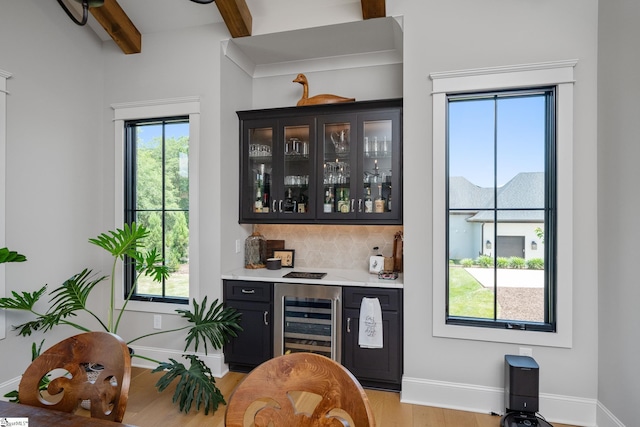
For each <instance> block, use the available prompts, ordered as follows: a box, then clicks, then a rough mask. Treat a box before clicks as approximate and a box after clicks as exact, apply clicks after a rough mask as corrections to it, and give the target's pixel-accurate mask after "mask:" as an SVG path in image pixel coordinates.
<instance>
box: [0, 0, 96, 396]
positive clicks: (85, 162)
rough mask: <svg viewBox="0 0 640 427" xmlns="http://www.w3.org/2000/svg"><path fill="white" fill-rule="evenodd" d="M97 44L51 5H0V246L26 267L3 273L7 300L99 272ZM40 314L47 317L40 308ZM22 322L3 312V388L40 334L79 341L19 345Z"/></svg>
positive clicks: (33, 0)
mask: <svg viewBox="0 0 640 427" xmlns="http://www.w3.org/2000/svg"><path fill="white" fill-rule="evenodd" d="M101 46H102V45H101V42H100V41H99V40H98V39H97V37H95V34H94V33H93V32H92V31H91V30H90V29H89V28H80V27H78V26H76V25H74V24H73V23H71V22H70V21H69V18H68V17H67V16H66V15H65V14H64V12H63V11H62V10H61V9H60V6H59V5H58V4H57V3H56V2H49V1H47V2H43V1H38V0H11V1H3V2H2V4H1V5H0V69H3V70H6V71H9V72H10V73H12V75H13V76H12V77H11V79H9V81H8V85H7V89H8V91H9V93H10V94H9V95H8V97H7V129H6V135H7V151H6V154H7V161H6V165H3V167H6V179H7V191H6V206H7V207H6V241H3V242H0V247H2V246H5V245H6V246H8V247H9V248H11V249H13V250H17V251H19V252H20V253H23V254H25V255H26V256H27V259H28V261H27V262H26V263H20V264H8V265H7V266H6V267H7V268H6V272H7V273H6V284H7V292H9V291H11V290H16V291H19V292H22V291H35V290H37V289H39V288H40V287H42V286H43V285H45V284H48V285H49V288H48V289H49V290H53V289H55V288H57V287H58V286H59V285H60V284H61V283H62V282H63V281H64V280H66V279H68V278H69V277H70V276H71V275H73V274H75V273H78V272H80V271H81V270H82V269H83V268H84V267H91V268H96V269H98V270H100V269H101V268H102V267H101V260H100V252H99V249H97V248H94V247H93V246H92V245H90V244H89V243H88V239H89V238H90V237H94V236H95V235H97V234H98V233H99V232H100V231H101V217H102V213H103V212H102V209H101V199H100V194H101V189H102V175H101V170H102V168H103V164H102V162H101V155H102V151H101V149H102V147H101V142H102V139H103V129H104V127H105V122H104V121H103V120H102V116H101V113H100V111H101V108H102V105H103V98H102V96H103V82H104V73H103V69H102V59H101V56H102V53H101V49H102V47H101ZM2 173H5V172H4V171H3V172H2ZM43 300H45V301H48V300H49V298H48V297H45V298H43ZM38 308H39V309H42V310H43V311H44V310H46V305H45V306H44V307H42V306H40V307H38ZM26 319H27V318H26V317H19V316H17V315H16V313H7V314H6V320H7V321H6V324H7V328H8V330H7V331H6V336H7V338H6V339H4V340H2V341H0V354H2V363H0V384H2V383H3V382H4V381H8V380H10V379H13V378H15V377H17V376H18V375H19V374H20V373H22V372H23V371H24V369H25V368H26V366H27V365H28V364H29V362H30V360H31V359H30V357H31V348H30V347H31V343H32V342H38V343H40V341H41V340H42V339H43V337H44V336H46V341H45V348H46V347H49V346H51V345H53V344H54V343H55V342H57V341H59V340H60V339H62V338H64V337H66V336H69V335H72V334H74V333H76V331H75V330H73V329H71V328H68V327H61V328H59V329H57V330H55V331H54V332H53V333H47V334H46V335H44V336H43V334H42V333H40V332H38V333H36V334H34V335H32V336H31V337H28V338H22V337H17V336H16V333H15V332H14V331H12V330H11V329H10V328H11V325H16V324H19V323H22V322H23V321H25V320H26ZM29 320H31V318H29ZM78 332H79V331H78ZM14 388H15V387H14Z"/></svg>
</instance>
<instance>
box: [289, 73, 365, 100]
mask: <svg viewBox="0 0 640 427" xmlns="http://www.w3.org/2000/svg"><path fill="white" fill-rule="evenodd" d="M293 82H294V83H300V84H301V85H302V87H303V91H302V98H300V101H298V104H297V105H298V107H300V106H302V105H316V104H335V103H338V102H353V101H355V100H356V99H355V98H345V97H343V96H338V95H331V94H327V93H323V94H320V95H315V96H312V97H311V98H309V82H308V81H307V76H305V75H304V74H298V76H297V77H296V78H295V80H293Z"/></svg>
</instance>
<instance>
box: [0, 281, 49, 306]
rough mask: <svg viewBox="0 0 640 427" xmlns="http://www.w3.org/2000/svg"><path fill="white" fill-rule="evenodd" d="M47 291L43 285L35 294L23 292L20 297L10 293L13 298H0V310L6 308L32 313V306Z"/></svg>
mask: <svg viewBox="0 0 640 427" xmlns="http://www.w3.org/2000/svg"><path fill="white" fill-rule="evenodd" d="M46 290H47V285H44V286H43V287H42V288H40V290H38V291H35V292H31V293H29V292H23V293H22V295H20V294H19V293H17V292H16V291H11V295H13V298H7V297H5V298H0V308H6V309H9V310H25V311H33V306H34V305H35V303H36V302H38V300H39V299H40V297H41V296H42V294H44V293H45V292H46Z"/></svg>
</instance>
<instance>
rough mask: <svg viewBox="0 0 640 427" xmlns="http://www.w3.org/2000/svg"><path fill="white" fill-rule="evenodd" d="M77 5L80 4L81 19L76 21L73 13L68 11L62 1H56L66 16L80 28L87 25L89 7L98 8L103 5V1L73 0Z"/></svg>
mask: <svg viewBox="0 0 640 427" xmlns="http://www.w3.org/2000/svg"><path fill="white" fill-rule="evenodd" d="M75 1H76V2H77V3H80V4H82V19H78V18H76V17H75V15H74V14H73V13H71V11H70V10H69V8H68V7H67V6H66V4H65V3H64V0H58V3H59V4H60V6H61V7H62V9H63V10H64V11H65V13H66V14H67V16H68V17H69V18H71V20H72V21H73V22H75V23H76V24H78V25H80V26H82V25H85V24H86V23H87V19H88V18H89V8H90V7H100V6H103V5H104V0H75Z"/></svg>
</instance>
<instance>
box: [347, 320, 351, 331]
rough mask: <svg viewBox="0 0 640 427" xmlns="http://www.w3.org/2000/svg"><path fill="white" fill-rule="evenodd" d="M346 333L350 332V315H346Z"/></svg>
mask: <svg viewBox="0 0 640 427" xmlns="http://www.w3.org/2000/svg"><path fill="white" fill-rule="evenodd" d="M347 333H348V334H350V333H351V317H347Z"/></svg>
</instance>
